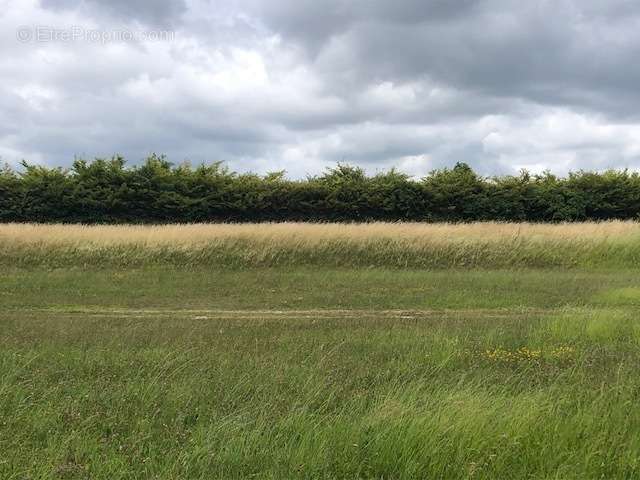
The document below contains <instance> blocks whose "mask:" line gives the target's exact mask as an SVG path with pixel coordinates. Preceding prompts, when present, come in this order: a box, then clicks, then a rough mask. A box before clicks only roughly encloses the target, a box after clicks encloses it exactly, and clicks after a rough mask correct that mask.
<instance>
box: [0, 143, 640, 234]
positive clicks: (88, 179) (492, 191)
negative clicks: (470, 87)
mask: <svg viewBox="0 0 640 480" xmlns="http://www.w3.org/2000/svg"><path fill="white" fill-rule="evenodd" d="M22 166H23V168H22V169H20V171H15V170H12V169H10V168H8V167H5V168H4V169H2V170H0V221H1V222H74V223H76V222H79V223H123V222H124V223H168V222H222V221H225V222H263V221H339V222H347V221H373V220H385V221H400V220H403V221H428V222H441V221H447V222H467V221H482V220H498V221H516V222H518V221H530V222H560V221H581V220H607V219H640V175H639V174H638V173H636V172H629V171H627V170H620V171H617V170H608V171H605V172H602V173H597V172H588V171H580V172H573V173H570V174H569V175H568V176H566V177H558V176H555V175H553V174H551V173H549V172H547V173H543V174H539V175H532V174H530V173H528V172H526V171H523V172H521V173H520V174H519V175H506V176H496V177H483V176H480V175H478V174H477V173H476V172H474V171H473V170H472V169H471V167H469V166H468V165H467V164H465V163H458V164H456V165H455V166H454V167H452V168H443V169H439V170H434V171H433V172H431V173H430V174H429V175H427V176H426V177H424V178H422V179H412V178H411V177H409V176H408V175H406V174H404V173H402V172H399V171H397V170H395V169H392V170H389V171H386V172H383V173H378V174H375V175H367V174H365V172H364V171H363V170H362V169H361V168H358V167H353V166H349V165H341V164H338V165H337V166H336V167H334V168H330V169H328V170H327V171H326V172H325V173H324V174H322V175H318V176H311V177H307V178H306V179H304V180H291V179H287V178H286V177H285V175H284V172H275V173H269V174H266V175H257V174H252V173H235V172H233V171H231V170H229V169H228V168H227V167H225V165H224V164H222V163H213V164H209V165H204V164H203V165H200V166H197V167H191V166H190V165H188V164H181V165H173V164H172V163H170V162H169V161H167V159H166V158H165V157H163V156H157V155H152V156H150V157H149V158H147V159H146V161H145V162H144V163H142V164H141V165H138V166H127V165H126V164H125V161H124V159H123V158H122V157H119V156H116V157H113V158H111V159H96V160H94V161H90V162H87V161H85V160H76V161H75V162H74V163H73V166H72V167H71V168H69V169H62V168H48V167H44V166H39V165H32V164H29V163H26V162H23V164H22Z"/></svg>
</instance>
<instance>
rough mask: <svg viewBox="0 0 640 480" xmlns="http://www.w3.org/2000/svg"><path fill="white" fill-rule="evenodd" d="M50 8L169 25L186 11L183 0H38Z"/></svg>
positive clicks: (156, 24) (149, 23) (148, 23)
mask: <svg viewBox="0 0 640 480" xmlns="http://www.w3.org/2000/svg"><path fill="white" fill-rule="evenodd" d="M40 2H41V5H42V7H44V8H46V9H52V10H73V9H76V10H81V11H86V12H87V13H88V14H90V15H93V16H100V15H107V16H110V17H112V18H115V19H117V20H124V21H127V22H129V21H137V22H140V23H144V24H147V25H154V26H161V27H164V26H170V25H174V24H176V23H178V20H179V19H180V17H181V15H183V14H184V13H185V12H186V11H187V5H186V3H185V0H153V1H148V0H40Z"/></svg>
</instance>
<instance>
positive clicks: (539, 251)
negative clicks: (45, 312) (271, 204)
mask: <svg viewBox="0 0 640 480" xmlns="http://www.w3.org/2000/svg"><path fill="white" fill-rule="evenodd" d="M0 263H2V264H5V265H7V264H12V265H18V266H20V265H24V266H26V265H40V264H45V265H51V266H63V265H68V264H70V265H105V266H106V265H134V266H144V265H146V264H171V265H186V266H193V265H210V266H219V267H255V266H268V267H271V266H289V265H327V266H359V267H363V266H367V267H399V268H450V267H482V268H504V267H549V266H558V267H571V266H584V267H595V266H605V267H606V266H615V267H621V266H622V267H629V268H636V267H637V266H640V224H639V223H636V222H622V221H610V222H599V223H567V224H513V223H496V222H488V223H470V224H424V223H366V224H313V223H271V224H183V225H158V226H148V225H147V226H132V225H121V226H113V225H109V226H85V225H39V224H5V225H0Z"/></svg>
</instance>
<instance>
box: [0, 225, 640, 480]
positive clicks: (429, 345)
mask: <svg viewBox="0 0 640 480" xmlns="http://www.w3.org/2000/svg"><path fill="white" fill-rule="evenodd" d="M340 247H343V248H344V249H345V251H341V250H339V248H340ZM405 247H406V249H405V250H403V248H405ZM438 252H440V254H441V256H440V257H439V260H438V261H437V262H436V261H434V260H433V259H429V258H428V256H429V255H437V254H438ZM505 252H510V253H509V256H508V259H506V260H505V259H504V258H501V257H500V255H501V253H502V254H506V253H505ZM636 252H638V253H636ZM394 255H395V256H394ZM638 255H640V228H639V226H638V225H637V224H634V223H619V222H614V223H606V224H575V225H557V226H548V225H542V226H534V225H521V226H517V225H501V224H491V225H487V224H482V225H465V226H446V225H445V226H442V225H437V226H436V225H433V226H429V225H410V224H409V225H405V224H395V225H383V224H374V225H366V226H363V225H349V226H340V225H295V224H288V225H263V226H251V225H246V226H239V225H238V226H230V225H222V226H213V225H210V226H196V225H191V226H182V227H176V226H167V227H91V228H87V227H75V226H64V227H63V226H28V225H27V226H18V225H5V226H0V478H1V479H3V480H4V479H26V478H29V479H64V478H66V479H85V478H90V479H115V478H117V479H121V478H122V479H140V478H144V479H146V478H159V479H182V478H184V479H211V478H223V479H228V478H267V479H282V478H314V479H315V478H323V479H325V478H326V479H338V478H341V479H342V478H344V479H357V478H376V479H395V478H406V479H409V478H438V479H441V478H442V479H460V478H474V479H475V478H481V479H507V478H513V479H521V478H533V479H586V478H589V479H590V478H607V479H609V478H616V479H618V478H629V479H632V478H639V477H640V410H638V408H637V405H638V402H639V401H640V375H638V371H639V369H640V323H639V322H638V311H639V310H638V309H639V307H640V275H638V267H639V266H640V259H639V258H638ZM331 259H332V260H331ZM407 265H408V266H407Z"/></svg>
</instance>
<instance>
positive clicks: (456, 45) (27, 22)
mask: <svg viewBox="0 0 640 480" xmlns="http://www.w3.org/2000/svg"><path fill="white" fill-rule="evenodd" d="M0 7H1V9H0V48H1V52H0V72H1V73H0V75H1V79H2V81H1V82H0V138H1V140H0V157H1V159H2V161H4V162H8V163H9V164H15V163H17V162H18V161H20V160H21V159H26V160H28V161H31V162H35V163H42V164H47V165H56V166H67V165H69V164H70V163H71V161H72V160H73V158H74V156H78V157H84V158H93V157H96V156H98V157H100V156H110V155H112V154H114V153H120V154H123V155H124V156H125V157H126V158H127V159H128V160H129V161H130V162H132V163H134V162H139V161H140V160H141V159H142V158H144V157H145V156H146V155H148V154H149V153H151V152H158V153H165V154H167V156H168V157H169V159H170V160H172V161H174V162H176V163H179V162H182V161H184V160H189V161H191V162H192V163H194V164H196V163H200V162H209V161H215V160H225V161H227V162H228V164H229V165H230V166H231V167H232V168H233V169H235V170H239V171H247V170H252V171H256V172H266V171H273V170H281V169H285V170H287V172H288V173H289V175H290V176H291V177H300V176H304V175H305V174H307V173H318V172H321V171H322V170H323V169H324V168H325V167H326V166H329V165H334V164H335V163H336V162H346V163H351V164H356V165H360V166H363V167H365V168H366V169H367V170H368V171H370V172H375V171H378V170H383V169H387V168H389V167H392V166H396V167H398V168H400V169H401V170H404V171H406V172H407V173H410V174H412V175H417V176H420V175H424V174H426V173H427V172H429V171H430V170H432V169H434V168H439V167H442V166H446V165H452V164H454V163H455V162H456V161H465V162H468V163H469V164H471V165H472V166H473V167H474V168H476V169H477V170H478V171H480V172H482V173H483V174H486V175H490V174H495V173H513V172H517V171H518V170H519V169H522V168H526V169H528V170H530V171H534V172H538V171H541V170H544V169H550V170H552V171H553V172H556V173H565V172H567V171H569V170H577V169H594V170H602V169H606V168H610V167H614V168H622V167H629V168H632V169H636V168H640V89H639V88H638V85H640V61H639V60H640V35H638V33H637V32H638V31H640V3H638V2H637V1H635V0H607V1H606V2H603V1H601V0H548V1H547V0H531V1H520V0H395V1H390V0H154V1H147V0H0Z"/></svg>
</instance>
